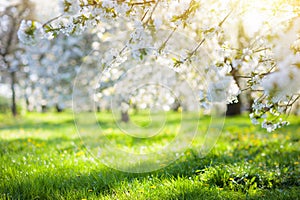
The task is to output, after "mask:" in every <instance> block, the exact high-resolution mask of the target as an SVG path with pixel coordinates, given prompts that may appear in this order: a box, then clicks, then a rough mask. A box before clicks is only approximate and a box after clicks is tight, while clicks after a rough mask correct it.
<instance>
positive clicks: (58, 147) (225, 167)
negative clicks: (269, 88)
mask: <svg viewBox="0 0 300 200" xmlns="http://www.w3.org/2000/svg"><path fill="white" fill-rule="evenodd" d="M158 117H159V115H158ZM185 117H186V118H187V119H188V120H187V122H186V125H185V128H186V129H187V130H189V127H190V126H191V127H192V126H194V124H195V123H197V122H198V120H197V117H194V115H188V116H185ZM97 119H98V120H99V124H100V125H101V127H102V131H103V132H104V133H105V138H106V139H107V140H102V139H101V138H100V136H99V137H98V135H97V134H96V132H95V133H92V131H91V132H89V128H88V127H86V129H85V130H86V131H87V132H88V134H87V135H81V139H83V141H82V140H81V139H80V138H79V137H78V134H77V132H76V128H75V126H74V120H73V115H72V114H71V113H60V114H53V113H52V114H51V113H50V114H38V113H31V114H26V115H25V116H22V117H19V118H17V119H12V118H11V117H9V116H7V115H4V114H2V115H0V199H139V200H140V199H270V200H271V199H300V195H299V194H300V187H299V186H300V164H299V162H300V119H299V117H291V119H290V120H291V125H290V126H288V127H286V128H283V129H281V130H278V131H276V132H274V133H267V132H265V131H264V130H262V129H260V128H259V127H254V126H252V125H251V124H250V122H249V119H248V118H247V117H246V116H242V117H234V118H228V119H226V123H225V126H224V129H223V132H222V135H221V136H220V138H219V140H218V142H217V144H216V145H215V147H214V149H213V150H212V151H211V152H210V153H209V154H208V155H206V156H205V157H200V156H199V154H198V152H199V145H198V146H195V145H194V146H191V147H189V148H188V149H186V150H185V151H184V152H183V153H182V154H181V157H178V159H177V160H176V161H175V162H173V163H171V164H170V165H167V166H165V167H163V168H161V169H158V170H156V171H153V172H147V173H129V172H121V171H118V170H115V169H111V168H109V167H107V166H105V165H104V164H101V163H100V162H98V161H97V158H95V157H93V156H92V155H90V154H89V153H88V152H87V151H86V148H87V146H86V144H85V143H86V142H92V140H91V141H90V140H88V139H86V138H88V137H89V136H91V135H93V134H94V137H93V138H92V139H93V140H95V141H96V142H97V143H98V142H100V143H101V142H102V143H101V145H105V144H106V142H110V143H109V144H111V145H115V146H117V147H119V148H122V149H123V150H124V151H129V152H130V151H132V152H141V148H143V150H144V151H145V152H146V153H149V152H151V151H157V150H158V149H160V148H162V147H163V146H165V145H167V144H168V143H170V141H172V140H173V139H174V138H175V137H176V130H177V129H178V124H180V118H179V117H178V115H176V114H172V113H169V114H168V115H167V116H166V119H167V120H166V121H167V122H166V124H164V129H163V130H162V131H161V133H159V134H157V135H153V136H152V137H151V138H145V136H146V135H145V134H144V133H143V132H139V129H138V128H136V126H135V125H134V124H129V125H126V124H121V126H122V127H123V128H125V129H127V130H130V131H132V132H134V135H135V136H136V137H137V136H141V137H139V138H134V137H129V136H126V135H125V136H124V134H122V133H121V131H120V130H119V128H118V127H117V126H116V124H115V122H114V121H113V120H112V117H111V115H110V114H109V113H101V114H98V118H97ZM132 121H133V122H135V124H136V125H139V126H141V127H148V129H147V130H155V129H156V128H158V126H160V125H161V123H159V122H161V121H163V119H160V118H158V120H157V121H155V120H154V121H151V120H150V118H149V116H148V115H147V114H145V113H140V114H139V115H137V116H133V117H132ZM209 122H210V118H209V117H202V118H201V120H200V126H199V127H198V130H199V131H200V132H201V131H202V132H205V128H203V126H204V124H208V123H209ZM202 125H203V126H202ZM149 133H150V131H149ZM185 138H188V139H190V138H189V137H188V136H187V137H182V139H183V140H184V139H185ZM202 139H203V137H199V138H196V140H199V141H196V142H194V144H198V143H201V141H202ZM110 147H112V146H110V145H108V146H107V147H106V148H107V150H108V149H109V148H110ZM145 152H144V153H145ZM117 154H118V153H116V154H115V155H111V157H112V158H113V157H114V156H117ZM154 161H155V158H154V159H153V158H152V160H151V159H150V160H148V162H149V163H151V162H154ZM112 162H113V161H112ZM149 163H147V164H149ZM123 164H124V166H125V165H126V164H128V163H125V162H124V163H123ZM149 165H150V164H149ZM128 167H130V166H128ZM131 170H132V169H131ZM129 171H130V170H129Z"/></svg>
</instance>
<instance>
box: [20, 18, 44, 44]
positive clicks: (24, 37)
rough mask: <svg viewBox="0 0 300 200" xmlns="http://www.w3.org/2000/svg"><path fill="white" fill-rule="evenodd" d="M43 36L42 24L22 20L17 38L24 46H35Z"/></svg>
mask: <svg viewBox="0 0 300 200" xmlns="http://www.w3.org/2000/svg"><path fill="white" fill-rule="evenodd" d="M44 36H45V32H44V29H43V27H42V24H40V23H39V22H34V21H30V20H29V21H27V20H22V22H21V25H20V28H19V31H18V37H19V40H20V41H21V42H22V43H24V44H35V43H36V42H37V41H38V40H39V39H41V38H43V37H44Z"/></svg>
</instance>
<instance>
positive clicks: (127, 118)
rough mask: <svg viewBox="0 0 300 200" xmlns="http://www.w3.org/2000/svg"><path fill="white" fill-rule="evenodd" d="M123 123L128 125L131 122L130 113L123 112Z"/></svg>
mask: <svg viewBox="0 0 300 200" xmlns="http://www.w3.org/2000/svg"><path fill="white" fill-rule="evenodd" d="M121 121H122V122H125V123H128V122H129V115H128V111H122V112H121Z"/></svg>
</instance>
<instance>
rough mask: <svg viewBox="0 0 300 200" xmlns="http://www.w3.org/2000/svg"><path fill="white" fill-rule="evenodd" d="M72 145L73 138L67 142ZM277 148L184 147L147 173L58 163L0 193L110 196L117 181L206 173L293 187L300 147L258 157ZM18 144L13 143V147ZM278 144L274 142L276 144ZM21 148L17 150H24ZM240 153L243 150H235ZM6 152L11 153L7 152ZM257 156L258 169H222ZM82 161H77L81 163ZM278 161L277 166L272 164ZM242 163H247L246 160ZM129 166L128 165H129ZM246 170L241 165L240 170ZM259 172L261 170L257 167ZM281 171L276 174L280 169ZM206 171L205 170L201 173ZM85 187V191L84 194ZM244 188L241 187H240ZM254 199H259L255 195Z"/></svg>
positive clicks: (213, 181) (224, 182)
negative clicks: (223, 151)
mask: <svg viewBox="0 0 300 200" xmlns="http://www.w3.org/2000/svg"><path fill="white" fill-rule="evenodd" d="M24 142H25V143H26V142H28V141H26V140H13V141H9V143H7V142H6V143H5V142H4V143H3V142H2V141H1V152H3V149H5V148H6V147H9V146H13V145H15V144H16V143H22V144H23V143H24ZM35 142H36V143H39V142H43V140H35ZM65 142H70V141H69V140H67V139H64V138H55V139H52V140H49V141H47V145H50V146H53V145H54V146H57V145H61V144H63V143H65ZM73 142H76V143H78V142H79V141H77V140H76V141H73ZM274 145H275V146H278V144H272V143H270V144H268V146H260V147H257V148H253V149H244V148H240V147H237V148H235V149H233V150H232V154H233V155H231V156H229V155H216V154H214V152H211V153H210V154H209V155H207V156H206V157H204V158H200V157H199V156H198V155H197V154H196V153H195V152H194V151H193V150H187V152H186V156H184V157H182V158H180V159H179V160H177V161H175V162H174V163H173V164H171V165H169V166H167V167H166V168H163V169H161V170H157V171H155V172H151V173H140V174H134V173H125V172H120V171H117V170H114V169H110V168H107V167H104V166H103V165H99V166H98V167H97V164H95V163H94V164H91V163H87V165H96V166H95V168H93V169H92V170H91V171H89V172H81V171H80V169H78V168H76V166H75V168H76V169H72V168H69V167H64V166H63V165H61V166H59V167H58V168H56V169H53V170H52V171H51V170H49V171H47V170H46V171H44V172H43V173H39V174H36V175H34V176H32V177H30V176H29V177H26V178H24V179H22V180H18V181H12V182H7V183H4V185H3V186H2V188H0V191H3V193H4V194H7V193H9V194H10V195H11V197H12V198H13V199H34V198H36V199H57V198H62V197H64V195H68V194H69V193H70V191H73V192H75V193H76V192H78V193H80V194H86V195H87V196H88V195H89V193H91V194H93V195H96V196H98V195H113V194H114V192H115V190H116V189H118V188H120V187H121V184H122V183H124V182H126V183H127V184H128V185H130V184H131V183H133V182H136V181H137V182H139V183H143V182H145V181H148V180H149V178H150V177H156V178H158V179H160V180H164V179H169V180H176V179H178V178H180V177H185V178H188V177H193V178H194V177H196V176H198V177H201V176H204V175H205V176H206V180H205V182H206V183H207V184H209V185H210V186H216V187H219V188H224V187H226V186H228V185H229V184H230V183H231V180H235V181H236V182H238V181H239V180H241V179H242V178H243V177H247V178H248V179H252V178H253V177H256V178H257V179H256V180H255V182H256V183H257V186H258V187H260V188H265V189H270V185H269V184H270V183H271V184H272V186H271V188H273V189H274V188H281V189H282V188H288V187H299V186H300V183H299V180H300V179H299V178H300V174H299V172H296V170H297V169H296V167H295V166H293V165H292V164H291V163H293V162H294V161H296V160H297V157H298V156H299V155H300V151H295V150H291V151H282V152H280V151H275V152H272V153H269V154H267V155H265V156H263V157H261V152H263V151H264V149H266V148H269V147H274ZM17 146H18V145H17ZM279 146H280V145H279ZM24 148H25V146H23V147H22V148H20V147H17V149H11V151H12V152H16V153H22V151H24V152H25V151H28V148H27V149H24ZM73 148H74V147H73V146H72V145H67V146H65V147H64V148H60V149H57V150H58V151H65V150H67V151H68V152H69V151H73V150H74V149H73ZM24 152H23V153H24ZM240 152H243V153H240ZM8 153H11V152H8ZM256 159H259V162H262V163H264V167H259V166H258V163H257V164H253V165H251V166H250V167H251V169H249V168H248V171H247V170H245V171H241V172H238V171H230V170H229V171H228V167H230V166H234V167H237V168H238V167H239V166H244V165H245V161H246V160H254V162H255V160H256ZM82 162H83V161H82ZM276 163H277V164H278V163H281V165H280V166H278V165H277V164H276ZM144 164H145V165H151V163H144ZM246 164H247V165H248V164H249V163H247V162H246ZM132 167H134V166H132ZM286 167H288V170H287V171H285V174H283V175H280V174H279V175H277V176H273V177H268V176H266V175H265V173H268V172H269V171H276V170H277V171H278V170H279V171H281V170H283V171H284V170H285V169H284V168H286ZM245 169H246V168H245ZM261 170H262V171H261ZM283 171H282V172H283ZM207 173H211V174H210V175H207ZM236 188H242V189H244V190H246V189H248V187H247V186H246V183H245V182H243V181H240V182H239V183H238V185H237V186H236ZM89 190H91V192H89ZM243 192H245V191H243ZM215 194H216V191H215V190H210V189H209V187H207V188H206V187H203V188H199V187H195V188H192V189H191V190H188V191H184V192H182V191H181V193H179V194H176V195H177V197H174V194H170V199H181V198H182V199H186V198H189V197H199V198H200V197H205V195H208V196H213V195H215ZM257 197H261V196H259V195H257Z"/></svg>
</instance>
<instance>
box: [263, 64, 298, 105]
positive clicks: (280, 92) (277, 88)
mask: <svg viewBox="0 0 300 200" xmlns="http://www.w3.org/2000/svg"><path fill="white" fill-rule="evenodd" d="M299 83H300V69H299V68H297V67H294V66H290V67H288V66H287V67H286V68H285V69H282V68H280V70H279V71H277V72H274V73H271V74H269V75H267V76H266V77H265V78H264V79H263V80H262V82H261V86H262V87H263V89H264V91H265V94H266V95H268V96H270V98H271V101H272V102H273V103H278V102H280V101H283V102H285V101H288V100H289V99H290V97H291V94H294V93H297V92H299V91H300V84H299Z"/></svg>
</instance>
